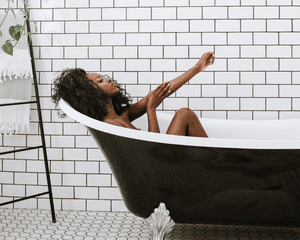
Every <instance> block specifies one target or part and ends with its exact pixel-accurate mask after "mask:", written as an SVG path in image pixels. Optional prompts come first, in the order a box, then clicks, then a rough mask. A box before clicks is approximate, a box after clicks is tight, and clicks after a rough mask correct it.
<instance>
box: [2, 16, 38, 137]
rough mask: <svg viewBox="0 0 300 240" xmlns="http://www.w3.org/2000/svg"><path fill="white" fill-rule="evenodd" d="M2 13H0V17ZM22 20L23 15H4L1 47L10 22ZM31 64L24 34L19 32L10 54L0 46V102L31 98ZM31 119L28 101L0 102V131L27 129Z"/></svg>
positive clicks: (7, 36)
mask: <svg viewBox="0 0 300 240" xmlns="http://www.w3.org/2000/svg"><path fill="white" fill-rule="evenodd" d="M3 17H4V14H2V13H0V19H3ZM22 22H24V18H23V15H17V18H15V17H14V16H9V15H8V16H7V19H6V20H5V22H4V24H3V25H2V27H1V28H2V29H1V31H2V33H3V36H2V37H0V47H2V45H3V44H4V43H5V41H6V40H8V39H10V38H11V37H10V35H9V33H8V29H9V26H12V25H16V24H17V23H22ZM32 79H33V78H32V68H31V59H30V53H29V48H28V44H27V36H22V37H21V39H20V40H19V42H18V44H17V45H16V47H14V49H13V56H11V55H8V54H6V53H4V52H3V50H2V49H0V104H7V103H19V102H27V101H30V98H31V86H32ZM29 122H30V104H22V105H12V106H1V107H0V132H1V133H13V132H14V131H16V133H28V132H29Z"/></svg>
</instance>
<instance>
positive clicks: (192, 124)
mask: <svg viewBox="0 0 300 240" xmlns="http://www.w3.org/2000/svg"><path fill="white" fill-rule="evenodd" d="M167 134H172V135H181V136H194V137H208V136H207V134H206V132H205V130H204V128H203V127H202V125H201V123H200V121H199V118H198V117H197V115H196V114H195V113H194V112H193V111H192V110H191V109H189V108H181V109H179V110H178V111H177V112H176V114H175V115H174V117H173V119H172V121H171V123H170V126H169V128H168V130H167Z"/></svg>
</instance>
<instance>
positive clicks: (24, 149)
mask: <svg viewBox="0 0 300 240" xmlns="http://www.w3.org/2000/svg"><path fill="white" fill-rule="evenodd" d="M42 147H43V146H42V145H41V146H36V147H28V148H23V149H18V150H12V151H6V152H2V153H0V155H4V154H9V153H15V152H22V151H28V150H32V149H37V148H42Z"/></svg>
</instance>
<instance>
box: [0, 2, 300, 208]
mask: <svg viewBox="0 0 300 240" xmlns="http://www.w3.org/2000/svg"><path fill="white" fill-rule="evenodd" d="M29 3H30V6H31V8H32V9H31V18H32V19H34V20H36V21H37V27H38V33H37V34H36V35H34V36H33V43H34V52H35V59H36V60H35V62H36V67H37V71H38V78H39V81H40V85H39V90H40V95H41V102H42V109H43V118H44V127H45V132H46V142H47V147H48V155H49V159H50V169H51V178H52V184H53V192H54V198H55V207H56V209H63V210H66V209H80V210H106V211H109V210H112V211H118V210H126V208H125V207H124V204H123V201H122V198H121V196H120V193H119V190H118V187H117V185H116V182H115V180H114V178H113V176H112V175H111V171H110V169H109V167H108V165H107V163H106V161H105V158H104V156H103V155H102V154H101V153H100V151H99V149H98V148H97V147H96V144H95V143H94V141H93V140H92V138H91V136H90V135H89V134H88V133H87V131H86V129H85V128H84V127H83V126H82V125H80V124H78V123H75V122H74V121H73V120H72V119H69V118H67V119H61V118H59V117H58V116H57V111H56V110H54V106H53V104H52V103H51V100H50V96H51V83H52V80H53V78H54V77H55V76H56V74H57V73H58V72H60V71H61V70H62V69H63V68H66V67H68V68H73V67H80V68H84V69H86V70H87V71H90V72H101V73H106V74H109V75H111V76H113V77H114V78H115V79H117V80H118V81H119V82H120V83H123V84H124V85H125V86H126V89H127V91H128V92H129V93H130V94H131V95H132V97H133V99H134V101H136V100H137V99H139V98H141V97H143V96H145V95H146V94H147V93H148V91H149V90H150V89H153V88H155V87H156V86H157V85H158V84H160V83H161V82H164V81H168V80H171V79H172V78H174V77H176V76H178V75H179V74H181V73H182V72H184V71H185V70H187V69H189V68H190V67H192V66H193V65H194V64H195V63H196V62H197V60H198V59H199V58H200V57H201V55H202V54H203V53H204V52H207V51H214V52H215V55H216V61H215V64H214V65H213V66H210V67H209V68H208V69H207V70H205V71H204V72H202V73H200V74H199V75H197V76H196V77H195V78H194V79H192V80H191V81H190V82H189V83H188V84H186V85H185V86H183V87H182V88H181V89H180V90H178V91H177V93H176V95H175V94H174V95H173V96H171V97H170V98H168V99H166V100H165V101H164V102H163V104H162V105H161V106H160V107H159V108H158V109H160V110H165V111H172V112H174V111H175V110H178V109H179V108H181V107H190V108H191V109H193V110H194V111H195V112H196V114H197V115H198V116H199V117H206V118H229V119H278V118H297V117H299V116H300V114H299V110H300V98H299V97H300V85H299V84H300V71H299V67H300V59H299V57H300V1H299V0H226V1H225V0H41V1H40V0H31V1H29ZM6 4H7V2H6V1H1V3H0V7H2V11H3V8H4V7H6ZM18 6H21V4H20V3H17V2H16V1H15V3H14V7H18ZM32 28H33V25H32ZM33 29H34V28H33ZM34 109H35V106H34V105H33V106H32V111H31V118H32V124H31V130H30V133H29V134H26V135H19V136H13V137H9V136H3V135H2V136H1V138H0V144H1V145H2V146H5V147H2V148H1V150H4V149H12V148H13V147H14V146H17V148H18V147H22V146H32V145H36V144H38V143H39V142H40V140H39V135H38V125H37V114H36V111H34ZM0 171H1V172H0V196H2V197H0V201H7V200H10V199H12V198H13V197H19V196H25V195H30V194H33V193H36V192H41V191H44V190H46V187H45V183H46V181H45V176H44V166H43V154H42V152H41V151H39V150H32V151H30V152H27V153H18V154H10V155H7V156H5V158H3V159H0ZM10 207H12V206H10ZM14 207H21V208H22V207H26V208H49V203H48V200H47V198H46V197H44V198H39V199H38V200H36V199H31V200H28V201H25V202H20V203H17V204H15V205H14Z"/></svg>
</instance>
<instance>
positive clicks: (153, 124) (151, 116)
mask: <svg viewBox="0 0 300 240" xmlns="http://www.w3.org/2000/svg"><path fill="white" fill-rule="evenodd" d="M169 88H170V85H169V84H168V83H167V82H165V83H162V84H160V85H159V86H158V87H157V88H156V89H155V90H153V91H150V92H149V93H148V95H147V116H148V132H156V133H160V130H159V125H158V121H157V116H156V108H157V107H158V106H159V104H160V103H161V102H162V101H163V100H164V99H165V98H166V97H167V96H169V95H170V89H169Z"/></svg>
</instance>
